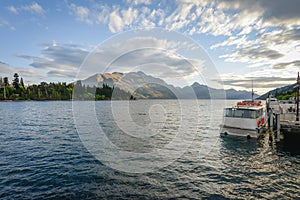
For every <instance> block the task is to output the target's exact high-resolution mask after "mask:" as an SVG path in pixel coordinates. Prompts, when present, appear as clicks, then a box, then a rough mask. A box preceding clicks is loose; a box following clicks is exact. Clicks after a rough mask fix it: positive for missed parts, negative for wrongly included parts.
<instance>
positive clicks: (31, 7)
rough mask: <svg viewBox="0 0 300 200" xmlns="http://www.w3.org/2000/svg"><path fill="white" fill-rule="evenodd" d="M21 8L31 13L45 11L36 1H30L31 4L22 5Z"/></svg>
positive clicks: (42, 12)
mask: <svg viewBox="0 0 300 200" xmlns="http://www.w3.org/2000/svg"><path fill="white" fill-rule="evenodd" d="M21 9H22V10H25V11H29V12H31V13H35V14H40V15H42V14H44V13H45V10H44V9H43V7H42V6H41V5H40V4H38V3H36V2H34V3H32V4H31V5H26V6H23V7H22V8H21Z"/></svg>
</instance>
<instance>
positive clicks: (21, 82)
mask: <svg viewBox="0 0 300 200" xmlns="http://www.w3.org/2000/svg"><path fill="white" fill-rule="evenodd" d="M20 84H21V85H22V86H23V88H25V87H24V82H23V78H22V77H21V80H20Z"/></svg>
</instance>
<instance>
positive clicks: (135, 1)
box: [125, 0, 151, 5]
mask: <svg viewBox="0 0 300 200" xmlns="http://www.w3.org/2000/svg"><path fill="white" fill-rule="evenodd" d="M125 2H126V3H128V4H132V5H140V4H145V5H149V4H151V0H125Z"/></svg>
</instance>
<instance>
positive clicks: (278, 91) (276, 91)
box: [258, 83, 296, 99]
mask: <svg viewBox="0 0 300 200" xmlns="http://www.w3.org/2000/svg"><path fill="white" fill-rule="evenodd" d="M295 86H296V83H295V84H291V85H286V86H283V87H280V88H276V89H274V90H271V91H269V92H267V93H265V94H263V95H261V96H259V97H258V99H266V98H268V96H269V95H272V96H276V94H284V93H288V92H293V91H294V87H295Z"/></svg>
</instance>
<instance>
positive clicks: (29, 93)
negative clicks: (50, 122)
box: [0, 73, 134, 101]
mask: <svg viewBox="0 0 300 200" xmlns="http://www.w3.org/2000/svg"><path fill="white" fill-rule="evenodd" d="M0 88H1V89H0V99H1V100H36V101H43V100H71V99H74V100H112V99H114V100H126V99H127V100H128V99H134V97H133V96H132V95H131V94H130V93H129V92H127V91H124V90H122V89H120V88H117V87H114V86H112V87H111V86H109V85H108V84H105V83H103V84H102V85H101V86H92V87H91V86H85V85H83V84H82V82H81V81H77V82H75V83H69V84H67V83H66V82H58V83H54V82H50V83H47V82H41V83H39V84H32V85H28V86H25V85H24V80H23V78H22V77H21V78H20V76H19V75H18V73H15V74H14V76H13V79H12V81H11V82H10V81H9V79H8V77H4V78H3V79H2V77H0Z"/></svg>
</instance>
